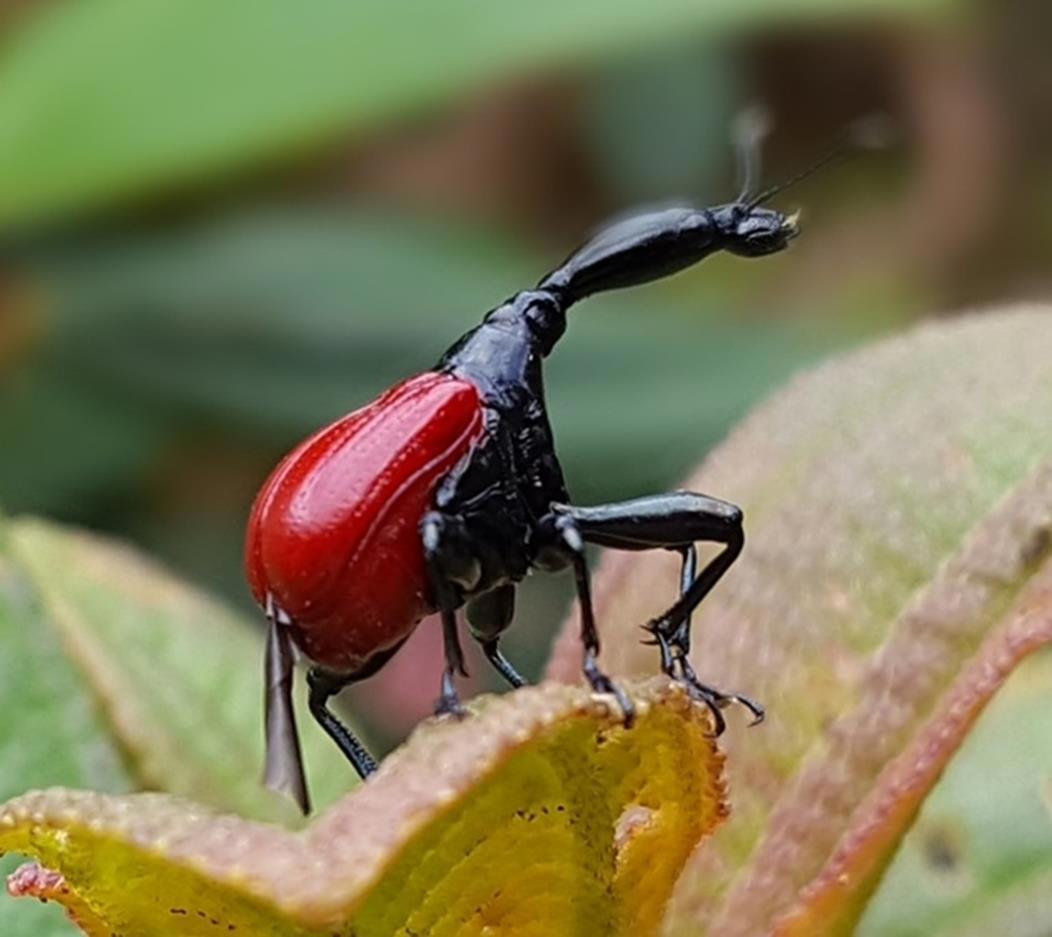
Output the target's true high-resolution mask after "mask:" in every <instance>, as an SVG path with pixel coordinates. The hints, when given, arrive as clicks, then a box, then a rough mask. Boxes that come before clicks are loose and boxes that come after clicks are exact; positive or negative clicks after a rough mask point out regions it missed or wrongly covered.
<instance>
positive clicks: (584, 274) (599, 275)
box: [538, 208, 723, 311]
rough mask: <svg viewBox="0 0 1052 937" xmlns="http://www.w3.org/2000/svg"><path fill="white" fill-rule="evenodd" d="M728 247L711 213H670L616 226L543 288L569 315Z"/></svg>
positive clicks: (689, 210)
mask: <svg viewBox="0 0 1052 937" xmlns="http://www.w3.org/2000/svg"><path fill="white" fill-rule="evenodd" d="M722 246H723V238H722V236H721V228H720V225H719V224H718V222H717V219H716V218H715V217H714V216H713V212H712V211H711V210H710V209H706V208H702V209H697V208H668V209H664V210H662V211H655V212H650V213H648V214H645V215H637V216H635V217H632V218H627V219H625V220H623V221H620V222H615V223H614V224H612V225H610V226H609V227H607V228H604V229H603V230H602V231H600V232H599V233H598V234H597V235H596V236H595V237H594V238H593V239H592V240H591V241H589V242H588V243H587V244H585V245H584V246H583V247H582V248H580V249H579V250H577V251H576V252H574V254H572V255H571V256H570V257H569V259H567V261H566V262H565V263H564V264H563V265H562V266H561V267H559V268H558V269H556V270H553V271H552V272H551V273H549V274H548V275H547V276H546V277H544V279H542V280H541V282H540V283H539V284H538V289H540V290H546V291H550V292H552V293H554V294H555V295H556V296H558V297H560V298H561V299H562V303H561V305H562V308H563V310H564V311H565V310H566V309H568V308H569V307H570V306H571V305H573V303H575V302H577V301H578V300H581V299H584V298H585V297H586V296H590V295H591V294H592V293H599V292H602V291H603V290H612V289H620V288H622V287H626V286H637V285H639V284H641V283H649V282H650V281H651V280H658V279H660V278H662V277H666V276H669V275H670V274H672V273H677V272H678V271H680V270H684V269H686V268H687V267H690V266H692V265H693V264H696V263H697V262H698V261H699V260H703V259H704V258H705V257H707V256H708V255H709V254H711V253H713V251H716V250H719V249H720V248H721V247H722Z"/></svg>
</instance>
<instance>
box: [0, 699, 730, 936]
mask: <svg viewBox="0 0 1052 937" xmlns="http://www.w3.org/2000/svg"><path fill="white" fill-rule="evenodd" d="M628 690H629V692H630V693H631V695H632V697H633V700H634V702H635V706H636V710H637V713H638V719H637V721H636V724H635V725H634V726H633V727H632V728H625V726H624V724H623V721H622V714H621V712H620V710H619V709H618V708H617V707H616V705H611V703H612V700H611V699H610V698H609V697H607V698H605V699H604V698H602V697H597V696H595V695H594V694H592V693H591V692H590V691H589V690H587V689H584V688H568V687H560V686H555V685H552V684H548V685H547V686H541V687H528V688H525V689H521V690H517V691H516V692H514V693H512V694H508V695H507V696H504V697H502V698H498V699H494V698H490V699H488V700H480V701H477V702H476V703H475V704H474V705H475V708H476V709H477V713H476V714H475V715H474V716H473V717H471V718H468V719H465V720H453V719H448V718H447V719H442V720H431V721H430V723H429V724H427V725H425V726H423V727H421V729H420V730H418V731H417V732H416V733H414V735H413V737H412V738H411V739H410V741H409V742H408V743H407V744H406V746H405V747H404V748H403V749H402V750H401V751H399V752H398V753H396V754H395V755H392V756H391V757H390V758H389V759H387V760H386V761H385V762H384V764H383V765H382V766H381V768H380V770H379V772H378V773H377V774H376V775H375V777H373V778H371V779H370V782H369V783H368V784H363V785H361V786H360V787H359V788H358V789H357V790H355V791H354V792H352V793H351V794H349V795H348V796H347V797H345V798H344V799H343V800H341V801H340V803H339V804H338V805H337V806H335V807H334V808H333V809H332V810H330V811H329V812H328V813H327V814H326V815H324V816H322V817H320V818H319V819H317V820H316V821H315V822H314V823H313V824H312V825H311V826H310V827H308V828H307V829H305V830H303V831H302V832H300V833H289V832H287V831H284V830H280V829H278V828H276V827H271V826H264V825H262V824H258V823H249V822H246V821H244V820H241V819H239V818H237V817H221V816H217V815H215V814H213V813H211V812H210V811H207V810H204V809H203V808H201V807H199V806H196V805H193V804H189V803H187V802H185V801H179V800H175V799H174V798H170V797H167V796H158V795H134V796H130V797H123V798H114V797H104V796H100V795H97V794H88V793H79V792H71V791H64V790H53V791H49V792H45V793H42V794H41V793H38V794H30V795H27V796H25V797H23V798H19V799H18V800H15V801H13V802H11V803H9V804H7V805H5V806H3V807H0V849H9V850H10V849H13V850H18V851H19V852H22V853H25V854H28V855H32V856H35V857H37V858H38V859H39V860H40V861H41V862H42V863H43V864H44V865H45V866H46V867H47V869H48V870H50V871H49V872H44V871H42V870H40V869H39V868H36V867H32V866H31V867H29V868H28V869H26V870H25V871H24V872H23V873H22V874H21V875H20V876H19V877H18V879H17V881H16V890H17V891H18V892H19V893H21V894H30V895H32V894H38V895H41V896H45V897H48V898H53V899H55V900H58V901H60V902H62V903H64V904H68V905H69V906H70V907H71V910H73V911H75V912H76V913H77V914H78V916H79V918H80V920H81V923H82V926H83V927H84V930H85V932H86V933H88V934H91V935H94V937H108V935H110V934H113V933H122V934H129V935H130V934H136V935H147V934H149V935H151V937H153V935H156V937H165V935H172V937H192V935H205V934H207V935H214V934H216V933H230V932H234V931H237V932H239V933H242V934H268V935H274V937H339V935H344V937H351V935H358V937H389V935H393V934H399V935H403V937H409V935H412V934H428V935H430V937H453V935H456V934H460V935H466V934H478V935H483V934H493V933H499V934H501V935H506V937H515V935H521V937H527V935H533V934H540V933H543V934H574V933H580V934H586V933H587V934H593V933H596V934H604V935H605V934H609V935H611V937H619V935H620V937H630V935H636V934H649V933H653V932H654V930H655V928H656V926H657V924H658V922H659V920H660V917H661V914H662V912H663V910H664V906H665V902H666V901H667V899H668V895H669V892H670V891H671V889H672V886H673V884H674V882H675V879H676V876H677V874H678V873H679V870H680V868H682V865H683V862H684V861H685V860H686V858H687V856H688V855H689V853H690V851H691V849H692V848H693V847H694V846H695V845H696V844H697V842H698V841H699V840H700V839H701V838H702V837H703V836H705V835H707V834H708V833H710V832H711V831H712V830H713V829H714V828H715V827H716V826H717V825H719V823H721V822H722V821H723V819H724V818H725V816H726V812H727V808H726V802H725V790H724V786H723V781H722V768H723V761H722V758H721V756H720V754H719V752H718V751H717V749H716V745H715V742H714V740H713V738H712V735H711V731H712V721H711V716H710V715H709V713H708V711H707V709H706V708H705V707H704V706H701V705H698V704H694V703H691V702H690V701H689V700H688V699H687V697H686V694H685V693H683V692H682V690H680V689H679V688H677V687H673V686H671V685H670V684H669V682H668V681H667V680H664V679H659V680H657V681H649V682H647V683H644V684H642V685H638V686H634V687H631V688H628Z"/></svg>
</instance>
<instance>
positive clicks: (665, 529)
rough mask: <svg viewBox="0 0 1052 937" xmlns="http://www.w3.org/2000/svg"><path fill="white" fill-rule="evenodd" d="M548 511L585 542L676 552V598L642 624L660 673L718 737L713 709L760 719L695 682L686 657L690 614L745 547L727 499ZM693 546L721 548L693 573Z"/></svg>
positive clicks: (677, 496)
mask: <svg viewBox="0 0 1052 937" xmlns="http://www.w3.org/2000/svg"><path fill="white" fill-rule="evenodd" d="M553 507H554V510H555V512H556V514H558V515H560V516H563V517H569V518H572V519H573V520H574V522H575V523H576V526H577V529H578V530H579V531H580V533H581V536H582V537H584V539H585V540H587V541H589V542H591V543H596V544H600V545H602V546H607V547H612V548H614V549H620V550H649V549H655V548H665V549H670V550H677V551H678V552H680V553H681V554H682V556H683V568H682V574H681V594H680V597H679V599H678V600H677V601H676V602H675V603H673V605H672V606H670V607H669V608H668V609H666V611H665V612H664V613H662V614H661V615H658V616H657V617H656V618H653V619H651V620H650V621H649V622H648V623H647V624H646V625H645V626H644V627H645V628H646V629H647V630H648V631H649V632H650V633H651V634H652V635H653V636H654V643H655V644H657V645H658V647H659V648H660V650H661V664H662V669H663V670H664V671H665V672H666V673H667V674H669V675H670V676H672V677H675V678H676V679H678V680H680V681H681V682H683V683H684V684H685V685H686V686H687V687H688V689H690V690H691V692H692V693H693V694H694V695H695V696H696V697H697V698H698V699H700V700H701V701H703V702H705V703H706V704H707V705H708V706H709V708H710V709H711V710H712V713H713V717H714V719H715V721H716V730H717V734H719V732H721V731H722V730H723V728H724V724H725V723H724V719H723V715H722V713H721V712H720V710H721V709H722V708H723V707H724V706H726V705H727V704H728V703H731V702H737V703H740V704H742V705H743V706H745V707H746V708H747V709H748V710H749V711H750V712H751V713H752V714H753V718H754V722H760V721H762V719H763V716H764V711H763V708H762V707H761V706H760V705H759V704H758V703H755V702H754V701H753V700H751V699H749V698H748V697H745V696H738V695H732V694H727V693H722V692H720V691H719V690H717V689H715V688H714V687H711V686H708V685H707V684H704V683H702V682H701V681H700V680H699V679H698V677H697V675H696V674H695V673H694V670H693V668H692V667H691V665H690V661H689V660H688V654H689V652H690V621H691V616H692V614H693V612H694V609H696V608H697V607H698V605H699V604H700V603H701V601H702V600H703V599H704V598H705V596H706V595H708V594H709V592H710V591H711V590H712V588H713V587H714V586H715V585H716V583H717V582H719V580H720V578H721V577H722V576H723V574H724V573H726V572H727V570H728V569H729V568H730V567H731V566H732V565H733V563H734V561H735V560H736V559H737V558H738V556H739V555H740V553H741V551H742V547H743V546H744V543H745V534H744V530H743V528H742V512H741V510H740V509H739V508H738V507H736V506H735V505H733V504H730V503H728V502H726V501H721V500H719V499H717V498H711V497H708V496H707V495H701V494H695V493H693V492H687V491H678V492H672V493H670V494H664V495H655V496H651V497H645V498H636V499H633V500H631V501H622V502H619V503H616V504H607V505H599V506H596V507H578V506H576V505H554V506H553ZM699 541H703V542H710V543H719V544H722V545H723V550H722V551H721V552H720V553H719V554H717V555H716V556H715V557H714V558H713V559H712V560H711V561H710V562H709V563H708V565H706V566H705V568H704V569H702V570H701V572H700V573H699V572H697V553H696V550H695V546H694V544H695V543H697V542H699Z"/></svg>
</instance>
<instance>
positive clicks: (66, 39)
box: [0, 0, 1052, 745]
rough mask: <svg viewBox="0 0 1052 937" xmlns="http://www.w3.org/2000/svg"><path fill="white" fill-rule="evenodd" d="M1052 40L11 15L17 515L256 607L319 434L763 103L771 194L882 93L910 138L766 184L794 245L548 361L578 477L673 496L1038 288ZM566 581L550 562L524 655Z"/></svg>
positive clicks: (425, 632)
mask: <svg viewBox="0 0 1052 937" xmlns="http://www.w3.org/2000/svg"><path fill="white" fill-rule="evenodd" d="M1050 27H1052V8H1050V7H1049V5H1048V4H1047V3H1045V2H1041V0H1003V2H993V0H989V2H987V3H968V4H965V3H959V2H957V3H955V2H950V0H733V2H732V0H704V2H702V0H693V2H690V0H650V2H647V3H640V2H635V3H633V2H622V0H560V2H559V3H555V2H551V0H535V2H534V3H532V4H503V3H490V4H481V3H474V2H468V0H445V2H443V3H431V2H427V3H425V2H419V3H406V4H395V3H389V2H387V3H384V2H380V0H359V2H357V3H353V4H352V3H348V2H346V0H314V2H311V3H305V4H289V3H281V2H275V0H226V2H223V3H217V2H215V0H181V2H176V0H82V2H68V3H59V2H51V0H21V2H15V3H11V2H8V4H7V5H5V6H4V7H3V8H2V9H0V30H2V40H0V43H2V46H0V251H2V254H0V263H2V265H0V452H2V457H0V504H2V506H3V509H4V510H5V511H8V512H11V513H19V512H34V513H41V514H46V515H49V516H51V517H55V518H58V519H61V520H65V521H71V522H75V523H78V524H82V525H86V526H88V527H90V528H94V529H98V530H102V531H107V532H112V533H114V534H118V535H120V536H122V537H125V538H128V539H130V540H132V541H134V542H136V543H138V544H140V545H141V546H143V547H144V548H146V549H147V550H149V551H151V552H154V553H156V554H158V555H160V556H162V557H163V558H165V559H166V560H167V561H168V562H169V563H170V564H172V565H173V566H174V567H175V568H177V569H178V570H180V571H182V572H183V573H184V574H186V575H188V576H190V577H192V578H193V579H195V580H197V581H199V582H201V583H202V584H204V585H205V586H206V587H208V588H209V589H212V590H214V591H217V592H219V593H223V594H225V595H227V596H229V597H231V598H233V599H234V600H235V601H237V602H239V603H241V604H242V605H244V606H246V607H247V605H248V595H247V591H246V589H245V586H244V585H243V582H242V577H241V570H240V563H241V555H240V551H241V538H242V531H243V525H244V521H245V517H246V513H247V511H248V507H249V504H250V502H251V499H252V496H253V494H254V492H255V490H256V488H257V487H258V485H259V484H260V482H261V481H262V480H263V478H264V477H265V476H266V474H267V473H268V471H269V470H270V468H271V467H272V466H273V465H274V463H275V462H276V460H277V459H278V458H279V457H280V456H281V454H282V453H283V452H284V451H286V450H287V449H288V448H289V447H290V446H291V445H293V444H294V443H295V442H296V441H297V440H298V439H300V438H301V437H302V436H303V435H304V434H306V433H308V432H310V431H311V430H313V429H314V428H316V427H318V426H319V425H321V424H323V423H324V422H326V421H328V420H330V419H333V418H335V417H337V416H339V415H341V414H342V413H344V412H346V411H348V410H350V409H353V408H354V407H356V406H358V405H360V404H362V403H364V402H366V401H367V400H369V399H370V398H371V397H372V396H374V395H375V394H376V393H377V392H379V391H380V390H382V389H383V388H384V387H385V386H387V385H388V384H390V383H391V382H393V381H395V380H397V379H399V378H401V377H403V376H406V375H407V374H409V373H411V372H413V371H414V370H418V369H422V368H426V367H427V366H429V365H430V364H431V363H432V362H433V361H434V360H435V359H436V358H437V357H438V355H439V354H440V353H441V352H442V351H443V350H444V348H445V347H446V346H447V345H448V344H450V343H451V342H452V341H453V340H454V339H455V338H456V337H457V336H458V335H459V334H460V333H461V332H463V331H464V330H466V329H467V328H469V327H471V326H472V325H473V324H475V323H476V322H477V321H478V319H479V318H480V316H481V315H482V314H483V313H484V312H485V310H486V309H487V308H489V307H490V306H492V305H494V304H495V303H497V302H498V301H500V300H501V299H502V298H504V297H505V296H507V295H509V294H510V293H512V292H514V291H516V290H518V289H521V288H524V287H527V286H529V285H531V284H532V283H533V282H535V281H536V280H537V279H538V278H539V276H540V275H541V274H543V273H544V272H545V271H546V270H547V269H548V268H549V267H551V266H553V265H554V264H555V263H556V262H557V261H558V260H559V259H560V258H561V257H563V256H564V255H565V254H566V252H567V251H568V250H570V249H571V248H572V247H573V246H574V245H575V244H576V243H578V242H579V241H580V240H581V239H582V238H583V237H585V236H586V235H587V233H588V231H589V230H590V229H591V228H592V227H593V226H595V225H596V224H598V223H600V222H601V220H602V219H603V218H604V217H606V216H608V215H610V214H612V213H615V212H618V211H623V210H625V209H626V208H628V207H631V206H634V205H637V204H639V203H645V202H648V201H668V200H673V199H684V200H691V201H694V202H698V203H702V204H712V203H718V202H721V201H725V200H728V199H729V198H731V197H732V196H733V194H734V192H735V167H734V165H733V154H732V150H731V147H730V143H729V136H730V126H731V123H732V121H733V118H734V115H735V114H737V113H738V112H740V110H741V109H742V108H743V107H744V106H746V105H748V104H750V103H753V102H761V103H762V104H764V105H765V106H766V107H767V109H768V110H769V111H770V114H771V117H772V120H773V134H772V136H771V138H770V140H769V141H768V145H767V146H766V148H765V167H764V176H765V179H766V180H767V181H776V180H778V179H780V178H782V177H785V176H786V175H788V174H790V173H791V172H793V171H795V170H796V169H799V168H800V167H801V166H802V165H805V164H807V163H808V162H810V161H811V160H812V159H814V158H815V157H816V156H817V155H819V154H820V153H822V152H823V151H824V150H825V149H826V148H827V147H828V146H829V144H830V143H831V141H833V140H834V139H835V138H836V137H837V135H838V134H839V133H840V132H841V131H842V130H843V128H844V127H845V125H846V124H847V123H849V122H850V121H852V120H853V119H855V118H857V117H860V116H863V115H867V114H871V113H873V112H882V113H885V114H888V115H890V116H891V117H892V118H893V120H894V121H895V123H896V125H897V126H898V127H899V128H900V139H899V142H898V144H897V145H896V146H895V147H894V148H892V149H890V150H888V151H887V152H885V153H881V154H879V155H871V156H866V157H864V158H860V159H856V160H853V161H851V162H848V163H843V164H840V165H838V166H836V167H835V168H830V169H828V170H827V171H824V172H822V173H820V174H818V175H816V176H815V177H813V178H811V179H809V180H808V181H807V182H805V183H804V184H802V185H800V186H799V188H797V189H794V190H793V191H792V192H791V193H787V194H786V195H785V196H783V197H781V198H780V199H779V201H778V205H779V207H781V208H783V209H786V210H788V209H791V208H793V207H795V206H802V207H803V210H804V214H803V225H804V234H803V236H802V237H801V238H800V239H799V240H798V241H797V242H796V243H795V244H794V246H793V249H792V250H791V251H789V252H787V253H786V254H784V255H780V256H778V257H774V258H770V259H766V260H764V261H762V262H759V261H752V262H750V261H745V260H741V259H734V258H723V257H718V258H714V259H712V260H710V261H707V262H706V263H705V264H703V265H702V266H700V267H699V268H697V269H695V270H693V271H690V272H689V273H687V274H684V275H682V276H679V277H677V278H675V279H673V280H672V281H669V282H665V283H661V284H657V285H654V286H650V287H647V288H645V289H639V290H635V291H630V292H628V293H624V294H620V295H617V296H603V297H600V298H597V299H595V300H592V301H590V302H589V303H588V304H587V305H584V306H581V307H580V308H578V309H575V310H574V312H573V319H572V323H571V328H570V332H569V334H568V336H567V338H566V339H565V340H564V342H563V344H562V345H560V347H559V348H558V350H557V353H556V354H555V355H554V356H553V358H552V359H551V362H550V367H549V369H548V395H549V403H550V408H551V413H552V418H553V422H554V425H555V429H556V433H557V438H558V441H559V446H560V452H561V455H562V457H563V460H564V464H565V468H566V471H567V475H568V479H569V482H570V486H571V490H572V492H573V493H574V495H575V497H576V499H577V500H579V501H584V502H588V501H597V500H601V499H610V498H618V497H626V496H631V495H636V494H641V493H645V492H648V491H652V490H659V489H663V488H666V487H668V486H670V485H672V484H674V483H675V482H676V480H677V478H678V477H680V476H681V475H682V474H684V473H685V471H686V470H687V469H688V468H689V467H690V466H691V465H693V464H694V463H696V462H697V461H698V459H699V458H701V456H702V455H704V453H705V451H706V449H707V448H708V447H709V446H711V445H712V444H713V443H714V442H715V441H717V440H718V439H719V438H720V437H721V436H722V435H723V434H724V433H725V432H726V431H727V429H728V428H729V427H730V426H731V425H732V424H733V423H734V422H735V421H736V420H737V419H739V418H740V417H741V416H742V414H743V413H744V412H745V411H746V410H747V409H748V407H749V406H750V405H751V404H752V403H754V402H755V401H757V400H758V399H759V398H761V397H762V396H763V395H765V394H766V393H768V392H769V391H770V390H771V389H772V388H774V387H776V386H778V385H779V384H781V383H783V382H784V381H785V380H786V379H787V377H788V376H789V375H791V374H792V373H793V372H794V371H796V370H798V369H799V368H801V367H802V366H804V365H806V364H807V363H809V362H812V361H815V360H817V359H818V358H820V357H821V356H822V355H824V354H826V353H828V352H829V351H830V350H832V349H835V348H839V347H844V346H846V345H849V344H853V343H857V342H858V341H860V340H862V339H864V338H867V337H871V336H873V335H875V334H879V333H882V332H884V331H886V330H890V329H892V328H897V327H900V326H901V325H902V324H904V323H906V322H909V321H912V320H914V319H917V318H918V317H920V316H921V315H924V314H930V313H931V311H932V310H944V311H946V312H952V311H954V310H958V309H961V308H966V307H969V306H974V305H976V304H980V303H986V302H991V301H1004V300H1012V299H1016V298H1022V297H1034V296H1041V295H1045V296H1047V294H1048V292H1049V288H1048V287H1049V283H1048V269H1049V267H1048V261H1047V258H1048V255H1049V250H1050V248H1052V162H1050V161H1049V159H1048V155H1049V151H1050V146H1049V143H1050V138H1052V67H1050V66H1049V57H1048V51H1047V38H1048V36H1049V35H1052V30H1050ZM566 586H567V584H566V583H564V582H562V581H560V580H558V579H554V580H553V579H546V580H544V581H531V582H529V583H528V584H527V587H526V589H525V597H524V600H523V601H522V605H521V609H520V612H519V619H518V621H517V624H516V627H515V628H514V629H513V630H512V632H511V633H510V635H509V641H508V651H509V655H510V656H512V657H513V658H514V659H516V660H518V661H519V662H520V663H521V666H522V667H523V668H524V669H525V670H526V671H527V672H528V673H529V674H530V675H537V674H538V673H539V671H540V668H541V666H542V663H543V660H544V658H545V656H546V654H547V649H548V644H549V641H550V636H551V633H552V631H553V629H554V627H555V625H556V623H557V621H558V619H559V617H560V616H561V614H562V610H563V608H564V606H565V603H566V602H567V601H568V596H569V592H568V589H567V587H566ZM438 654H439V651H438V636H437V632H436V629H434V628H424V629H421V632H420V633H419V635H418V637H417V638H415V639H414V641H413V642H412V643H411V644H410V645H409V646H408V647H407V648H406V649H405V651H403V653H402V654H401V655H400V656H399V658H397V659H396V660H395V662H393V663H392V665H391V666H390V667H389V668H388V670H386V671H385V672H384V673H383V674H382V675H381V676H380V677H378V678H376V679H375V680H374V681H371V682H370V683H369V684H368V685H366V686H365V687H362V688H359V689H356V690H355V691H354V693H353V694H349V695H353V696H354V699H353V700H352V708H353V709H354V711H355V713H356V714H357V716H358V717H360V718H361V719H363V720H364V721H365V722H366V723H367V724H368V726H369V727H370V729H371V732H372V737H373V739H374V741H376V742H378V743H379V744H381V745H383V744H384V743H385V740H386V742H388V743H389V742H390V740H391V739H392V738H397V737H398V736H399V735H400V734H401V733H402V732H403V731H404V729H405V727H406V725H408V724H409V723H410V722H411V721H412V720H414V719H416V718H418V717H419V716H420V715H422V714H423V713H424V712H426V711H427V709H428V707H429V704H430V697H431V695H432V694H431V692H430V690H429V687H430V684H429V683H428V681H427V680H421V679H419V677H418V676H416V675H419V674H421V673H434V675H435V678H436V681H437V665H436V661H437V659H438ZM476 669H477V670H480V671H481V668H476ZM410 676H412V679H408V678H409V677H410ZM436 685H437V683H436Z"/></svg>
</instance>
